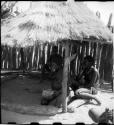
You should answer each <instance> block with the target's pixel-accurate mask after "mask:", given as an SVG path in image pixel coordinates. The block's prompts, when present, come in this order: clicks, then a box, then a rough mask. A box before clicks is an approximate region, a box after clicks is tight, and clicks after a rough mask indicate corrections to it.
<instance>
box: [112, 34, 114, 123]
mask: <svg viewBox="0 0 114 125" xmlns="http://www.w3.org/2000/svg"><path fill="white" fill-rule="evenodd" d="M112 42H113V70H112V78H113V92H114V34H113V40H112ZM113 122H114V119H113Z"/></svg>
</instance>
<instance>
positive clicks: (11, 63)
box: [1, 41, 113, 82]
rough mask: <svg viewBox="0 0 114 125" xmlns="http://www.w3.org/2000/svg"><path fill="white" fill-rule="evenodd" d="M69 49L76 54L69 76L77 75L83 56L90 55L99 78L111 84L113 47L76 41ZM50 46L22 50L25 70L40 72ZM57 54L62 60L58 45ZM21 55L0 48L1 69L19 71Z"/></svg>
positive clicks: (61, 47)
mask: <svg viewBox="0 0 114 125" xmlns="http://www.w3.org/2000/svg"><path fill="white" fill-rule="evenodd" d="M75 43H76V44H73V45H72V46H71V49H70V55H73V54H74V53H77V56H76V59H75V60H73V61H72V62H71V63H70V65H69V69H70V75H74V74H75V75H77V74H78V73H79V72H80V70H81V62H82V61H83V58H84V56H86V55H92V56H93V57H94V59H95V62H96V67H97V69H98V70H99V72H100V78H101V79H103V80H105V81H107V82H111V80H112V69H113V68H112V66H113V63H112V62H113V61H112V60H113V57H112V56H113V51H112V50H113V46H112V45H107V44H103V45H101V44H98V43H94V42H92V41H91V42H90V41H89V42H87V41H83V42H80V41H77V42H75ZM52 46H53V45H51V44H37V45H35V46H32V47H31V46H30V47H27V48H24V62H25V64H26V65H25V69H26V70H41V69H42V65H43V64H45V63H46V62H47V60H48V59H49V56H50V55H51V52H52ZM58 53H59V54H61V56H62V57H63V58H64V56H65V48H64V47H63V46H62V45H61V44H58ZM20 65H21V55H20V48H15V47H9V46H6V45H2V46H1V69H5V70H15V69H18V70H19V69H20Z"/></svg>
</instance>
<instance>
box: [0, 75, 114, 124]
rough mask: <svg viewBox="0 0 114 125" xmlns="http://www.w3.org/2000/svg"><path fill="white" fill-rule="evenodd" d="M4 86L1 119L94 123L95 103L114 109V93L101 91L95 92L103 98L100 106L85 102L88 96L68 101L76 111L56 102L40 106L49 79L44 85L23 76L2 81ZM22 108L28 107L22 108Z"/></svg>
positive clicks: (103, 108) (3, 121)
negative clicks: (62, 111) (71, 101)
mask: <svg viewBox="0 0 114 125" xmlns="http://www.w3.org/2000/svg"><path fill="white" fill-rule="evenodd" d="M1 87H2V89H1V90H2V92H1V105H2V111H1V115H2V116H1V118H2V123H8V122H16V123H31V122H39V123H40V124H52V123H54V122H61V123H62V124H75V123H77V122H83V123H85V124H92V123H94V121H93V120H92V119H91V118H90V116H89V115H88V111H89V109H91V108H94V107H96V108H98V109H100V110H101V111H102V112H103V111H104V110H105V108H106V107H108V108H109V109H114V94H113V93H106V92H100V91H99V93H98V95H96V96H97V97H98V98H99V99H100V100H101V102H102V104H101V106H99V105H97V104H96V102H95V101H91V102H90V103H86V100H79V99H78V100H75V101H74V102H73V103H71V104H70V105H69V107H73V109H74V111H75V112H74V113H60V112H61V109H58V108H56V107H54V106H45V108H42V107H39V109H40V110H39V109H38V106H40V100H41V92H42V90H43V89H47V88H50V83H49V81H45V85H44V84H42V83H39V82H38V80H33V79H28V78H23V77H20V78H16V79H14V80H9V81H7V82H4V83H2V84H1ZM6 105H10V106H9V108H10V109H8V108H5V106H6ZM12 105H15V107H18V105H20V107H21V108H20V107H19V108H18V110H17V109H16V108H12ZM23 107H24V108H23ZM26 107H28V108H26ZM31 107H32V109H33V110H32V113H31V114H30V112H31V111H28V109H29V108H31ZM23 109H24V110H26V111H25V112H23V111H22V110H23ZM16 110H17V111H16ZM20 110H21V112H20ZM41 110H43V112H44V113H47V112H48V113H47V114H46V115H43V116H41V114H42V112H41ZM27 111H28V114H27ZM34 112H35V113H34ZM38 113H39V115H38ZM49 113H52V114H53V115H51V116H50V115H48V114H49Z"/></svg>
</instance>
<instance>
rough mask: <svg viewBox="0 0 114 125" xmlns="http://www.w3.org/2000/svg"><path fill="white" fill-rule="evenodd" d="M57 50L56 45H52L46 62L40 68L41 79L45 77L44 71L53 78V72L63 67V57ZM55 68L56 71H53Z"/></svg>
mask: <svg viewBox="0 0 114 125" xmlns="http://www.w3.org/2000/svg"><path fill="white" fill-rule="evenodd" d="M57 52H58V47H57V46H53V48H52V54H51V55H50V57H49V59H48V61H47V63H46V64H45V65H44V66H43V68H42V80H43V79H45V78H46V72H47V73H48V75H47V76H48V77H50V78H52V79H53V77H52V76H53V73H55V72H57V71H58V70H59V69H61V68H62V67H63V58H62V56H61V55H60V54H58V53H57ZM54 70H56V71H54Z"/></svg>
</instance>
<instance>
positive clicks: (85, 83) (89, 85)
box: [71, 56, 101, 104]
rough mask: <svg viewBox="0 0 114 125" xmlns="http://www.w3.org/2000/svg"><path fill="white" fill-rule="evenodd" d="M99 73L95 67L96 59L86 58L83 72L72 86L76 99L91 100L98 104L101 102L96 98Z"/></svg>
mask: <svg viewBox="0 0 114 125" xmlns="http://www.w3.org/2000/svg"><path fill="white" fill-rule="evenodd" d="M98 82H99V73H98V71H97V69H96V68H95V67H94V59H93V58H92V57H91V56H86V57H85V58H84V61H83V64H82V72H81V73H80V75H78V76H76V79H75V82H74V83H73V84H72V85H71V88H72V90H73V91H74V94H75V97H76V98H82V99H87V100H91V99H94V100H95V101H96V102H97V103H98V104H101V102H100V101H99V100H98V99H97V98H96V97H95V95H96V94H97V89H96V87H97V85H98Z"/></svg>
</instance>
